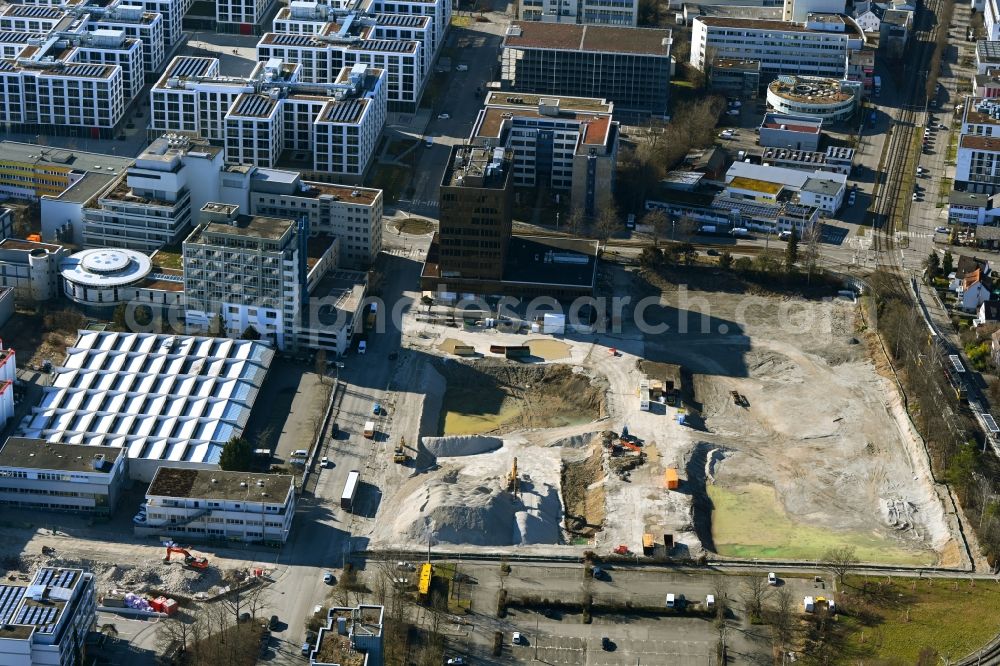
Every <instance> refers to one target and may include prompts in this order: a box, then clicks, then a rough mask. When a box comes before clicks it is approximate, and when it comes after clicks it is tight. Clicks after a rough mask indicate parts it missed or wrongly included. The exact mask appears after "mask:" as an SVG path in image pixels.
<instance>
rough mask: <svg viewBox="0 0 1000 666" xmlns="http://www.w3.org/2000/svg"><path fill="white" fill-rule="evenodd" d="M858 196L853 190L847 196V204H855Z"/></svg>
mask: <svg viewBox="0 0 1000 666" xmlns="http://www.w3.org/2000/svg"><path fill="white" fill-rule="evenodd" d="M857 199H858V197H857V195H856V194H854V192H851V194H850V196H848V197H847V205H848V206H853V205H854V202H855V201H857Z"/></svg>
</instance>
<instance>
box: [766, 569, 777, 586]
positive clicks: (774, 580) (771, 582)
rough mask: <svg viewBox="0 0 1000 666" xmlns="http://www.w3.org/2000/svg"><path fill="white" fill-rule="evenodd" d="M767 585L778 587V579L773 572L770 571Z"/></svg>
mask: <svg viewBox="0 0 1000 666" xmlns="http://www.w3.org/2000/svg"><path fill="white" fill-rule="evenodd" d="M767 584H768V585H777V584H778V577H777V576H776V575H774V572H773V571H770V572H768V574H767Z"/></svg>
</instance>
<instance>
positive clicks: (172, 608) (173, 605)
mask: <svg viewBox="0 0 1000 666" xmlns="http://www.w3.org/2000/svg"><path fill="white" fill-rule="evenodd" d="M177 607H178V606H177V600H176V599H167V600H166V601H164V602H163V610H162V611H161V612H162V613H166V614H167V615H173V614H174V613H176V612H177Z"/></svg>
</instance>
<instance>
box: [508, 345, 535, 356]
mask: <svg viewBox="0 0 1000 666" xmlns="http://www.w3.org/2000/svg"><path fill="white" fill-rule="evenodd" d="M504 356H506V357H507V358H527V357H528V356H531V348H530V347H525V346H521V347H507V349H505V350H504Z"/></svg>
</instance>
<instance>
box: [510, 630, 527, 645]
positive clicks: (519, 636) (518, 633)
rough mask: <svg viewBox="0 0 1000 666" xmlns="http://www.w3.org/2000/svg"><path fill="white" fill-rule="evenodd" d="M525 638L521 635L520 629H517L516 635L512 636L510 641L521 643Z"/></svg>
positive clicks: (516, 643)
mask: <svg viewBox="0 0 1000 666" xmlns="http://www.w3.org/2000/svg"><path fill="white" fill-rule="evenodd" d="M523 640H524V639H523V638H522V637H521V632H520V631H515V632H514V635H513V636H511V637H510V642H511V643H513V644H514V645H520V644H521V641H523Z"/></svg>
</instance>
